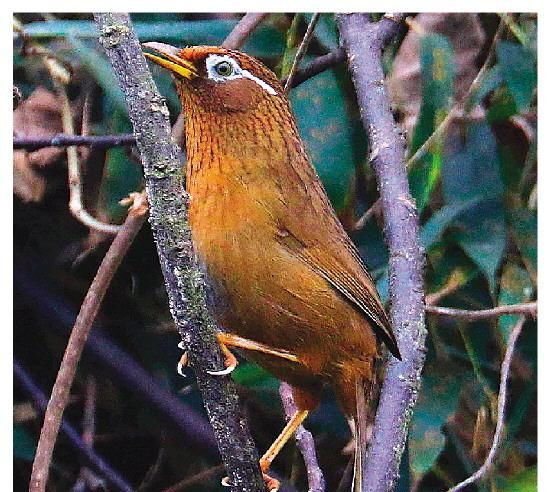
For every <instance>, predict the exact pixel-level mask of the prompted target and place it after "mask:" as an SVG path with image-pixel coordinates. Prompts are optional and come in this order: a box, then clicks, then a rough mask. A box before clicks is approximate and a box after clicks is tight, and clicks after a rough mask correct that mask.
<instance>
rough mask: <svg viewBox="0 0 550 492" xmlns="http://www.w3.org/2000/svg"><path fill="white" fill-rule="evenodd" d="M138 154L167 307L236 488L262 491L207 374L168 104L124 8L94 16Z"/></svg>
mask: <svg viewBox="0 0 550 492" xmlns="http://www.w3.org/2000/svg"><path fill="white" fill-rule="evenodd" d="M94 16H95V19H96V22H97V24H98V26H99V29H100V42H101V44H102V45H103V47H104V48H105V51H106V53H107V56H108V57H109V60H110V62H111V64H112V65H113V69H114V72H115V75H116V77H117V80H118V83H119V85H120V87H121V88H122V91H123V92H124V95H125V97H126V103H127V105H128V113H129V116H130V120H131V121H132V125H133V127H134V133H135V135H136V140H137V145H138V148H139V151H140V153H141V158H142V163H143V168H144V175H145V186H146V190H147V196H148V200H149V206H150V215H149V221H150V224H151V228H152V230H153V234H154V237H155V243H156V246H157V252H158V255H159V260H160V265H161V268H162V272H163V274H164V279H165V283H166V288H167V291H168V297H169V301H170V310H171V313H172V316H173V318H174V321H175V323H176V326H177V328H178V330H179V332H180V334H181V336H182V338H183V340H184V342H185V345H186V347H187V349H188V351H189V356H190V363H191V365H192V366H193V368H194V370H195V373H196V376H197V381H198V384H199V388H200V390H201V392H202V395H203V400H204V404H205V407H206V410H207V413H208V416H209V418H210V422H211V424H212V427H213V429H214V433H215V436H216V440H217V442H218V447H219V450H220V454H221V456H222V459H223V462H224V464H225V466H226V469H227V473H228V475H229V482H230V484H231V489H232V490H233V491H234V492H237V491H244V492H252V491H254V492H256V491H264V490H265V484H264V481H263V478H262V475H261V473H260V469H259V465H258V456H257V453H256V450H255V448H254V444H253V442H252V438H251V437H250V433H249V431H248V427H247V425H246V421H245V419H244V417H243V416H242V413H241V411H240V408H239V405H238V400H237V393H236V389H235V386H234V384H233V383H232V381H231V378H230V377H227V376H226V377H219V376H210V375H209V374H208V373H207V371H208V370H216V369H219V368H220V367H223V358H222V355H221V353H220V350H219V347H218V344H217V343H216V339H215V324H214V321H213V320H212V318H211V316H210V314H209V313H208V310H207V308H206V294H205V290H206V284H205V279H204V276H203V272H202V271H201V269H200V267H199V266H198V264H197V263H196V260H195V257H194V253H193V248H192V242H191V233H190V230H189V224H188V221H187V203H188V195H187V193H186V192H185V189H184V185H183V175H182V162H181V155H180V152H179V150H178V149H177V147H176V146H175V145H174V144H173V142H172V140H171V138H170V125H169V122H168V110H167V108H166V105H165V103H164V100H163V98H162V97H161V96H160V95H159V93H158V91H157V88H156V86H155V84H154V82H153V79H152V78H151V74H150V72H149V69H148V67H147V63H146V61H145V58H144V56H143V53H142V52H141V48H140V45H139V42H138V40H137V38H136V35H135V33H134V31H133V29H132V26H131V23H130V19H129V16H128V15H127V14H110V13H98V14H94Z"/></svg>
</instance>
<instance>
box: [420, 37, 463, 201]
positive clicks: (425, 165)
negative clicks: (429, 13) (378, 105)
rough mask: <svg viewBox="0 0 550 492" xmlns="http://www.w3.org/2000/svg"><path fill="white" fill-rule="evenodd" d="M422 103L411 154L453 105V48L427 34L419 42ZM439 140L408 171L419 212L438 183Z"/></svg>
mask: <svg viewBox="0 0 550 492" xmlns="http://www.w3.org/2000/svg"><path fill="white" fill-rule="evenodd" d="M420 66H421V74H422V104H421V107H420V115H419V118H418V123H417V125H416V127H415V130H414V136H413V139H412V144H411V155H412V154H414V152H416V150H418V148H419V147H420V146H421V145H422V144H423V143H424V142H425V141H426V140H427V139H428V138H429V137H430V135H431V134H432V133H433V131H434V130H435V128H436V127H437V126H438V125H439V123H440V122H441V121H442V120H443V119H444V118H445V116H446V115H447V113H448V111H449V109H450V108H451V105H452V103H453V95H454V77H455V65H454V59H453V49H452V47H451V44H450V43H449V41H448V40H447V39H446V38H445V37H444V36H441V35H440V34H427V35H425V36H422V38H421V39H420ZM442 152H443V140H442V139H440V140H439V141H437V142H435V143H434V145H433V146H432V147H431V148H430V149H429V151H428V153H427V154H426V155H425V156H423V157H422V158H421V159H419V160H418V161H416V162H415V163H414V164H413V166H412V168H411V170H410V172H409V180H410V186H411V193H412V195H413V197H414V198H415V200H416V205H417V207H418V210H419V211H422V210H423V209H424V207H425V206H426V205H427V204H428V202H429V200H430V196H431V194H432V192H433V190H434V188H435V186H436V184H437V183H438V181H439V178H440V174H441V166H442Z"/></svg>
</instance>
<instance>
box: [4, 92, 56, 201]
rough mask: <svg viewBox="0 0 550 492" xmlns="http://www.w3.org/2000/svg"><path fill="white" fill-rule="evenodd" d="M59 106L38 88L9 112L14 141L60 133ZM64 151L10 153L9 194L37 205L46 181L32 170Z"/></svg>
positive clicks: (54, 99) (41, 166) (53, 149)
mask: <svg viewBox="0 0 550 492" xmlns="http://www.w3.org/2000/svg"><path fill="white" fill-rule="evenodd" d="M62 131H63V127H62V124H61V114H60V112H59V102H58V100H57V98H56V96H55V94H54V93H52V92H50V91H48V90H47V89H45V88H44V87H38V88H37V89H36V90H35V91H34V92H33V93H32V94H31V95H30V96H29V98H28V99H26V100H24V101H22V102H21V103H20V104H19V106H18V107H17V109H15V111H14V112H13V133H14V135H17V136H18V137H35V138H39V137H53V136H54V135H56V134H58V133H61V132H62ZM64 152H65V151H64V149H62V148H55V147H48V148H44V149H39V150H36V151H34V152H27V151H26V150H16V151H14V153H13V191H14V193H15V194H16V195H17V196H19V197H20V198H21V199H22V200H23V201H25V202H39V201H41V200H42V198H43V196H44V192H45V190H46V178H45V177H44V176H43V175H42V174H41V173H40V172H38V171H37V169H36V168H43V167H46V166H48V165H51V164H52V163H54V162H55V161H57V160H58V159H59V158H60V157H61V156H62V155H63V154H64Z"/></svg>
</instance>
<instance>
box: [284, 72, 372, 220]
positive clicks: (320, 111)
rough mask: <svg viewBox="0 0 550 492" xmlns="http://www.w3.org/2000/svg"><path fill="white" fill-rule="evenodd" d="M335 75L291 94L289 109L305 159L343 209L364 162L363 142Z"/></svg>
mask: <svg viewBox="0 0 550 492" xmlns="http://www.w3.org/2000/svg"><path fill="white" fill-rule="evenodd" d="M347 98H348V95H347V93H346V91H345V87H344V86H343V84H342V83H341V81H340V80H339V78H338V77H337V72H336V71H334V70H327V71H325V72H323V73H322V74H320V75H318V76H317V77H313V78H312V79H309V80H308V81H306V82H304V83H303V84H301V85H299V86H298V87H297V88H296V89H294V90H293V91H292V92H291V94H290V100H291V103H292V109H293V110H294V114H295V115H296V120H297V124H298V128H299V131H300V135H301V136H302V139H303V140H304V143H305V146H306V149H307V151H308V155H309V157H310V158H311V161H312V163H313V165H314V166H315V168H316V170H317V172H318V174H319V177H320V178H321V181H322V182H323V185H324V186H325V189H326V190H327V193H328V196H329V198H330V200H331V202H332V205H333V206H334V208H335V209H336V210H337V211H338V210H341V209H343V208H344V206H345V204H346V198H347V195H348V193H349V191H350V184H351V182H352V178H353V175H354V173H355V166H356V165H359V164H360V163H361V162H362V160H363V159H364V155H365V153H364V149H365V145H366V142H365V139H364V137H362V138H359V139H358V138H356V135H358V134H360V135H361V133H359V132H361V123H360V120H359V118H358V115H357V114H356V113H355V112H354V111H353V108H350V107H349V103H347V102H346V101H347Z"/></svg>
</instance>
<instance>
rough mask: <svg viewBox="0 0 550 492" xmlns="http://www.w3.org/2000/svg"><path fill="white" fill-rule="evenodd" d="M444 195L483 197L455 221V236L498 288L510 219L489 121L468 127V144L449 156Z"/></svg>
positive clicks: (459, 198) (464, 198)
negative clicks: (508, 219) (498, 273)
mask: <svg viewBox="0 0 550 492" xmlns="http://www.w3.org/2000/svg"><path fill="white" fill-rule="evenodd" d="M442 176H443V195H444V198H445V203H447V204H449V205H451V204H456V203H460V202H464V201H468V200H472V199H474V198H479V197H482V198H484V200H482V201H480V203H478V204H477V205H476V206H475V207H474V208H472V209H471V210H470V212H469V213H468V214H463V215H461V216H460V218H459V219H458V220H457V221H456V222H455V224H454V225H455V230H454V234H453V238H454V240H455V241H456V243H457V244H458V245H459V246H460V247H461V248H462V249H463V250H464V252H465V253H466V254H467V255H468V256H469V257H470V258H472V260H473V261H474V262H475V263H476V264H477V265H478V266H479V268H480V269H481V271H482V272H483V273H484V275H485V277H486V278H487V280H488V282H489V287H490V289H491V291H492V292H494V291H495V289H496V271H497V269H498V266H499V265H500V262H501V259H502V255H503V254H504V249H505V247H506V223H505V217H504V207H503V203H502V194H503V192H504V186H503V184H502V178H501V176H500V163H499V159H498V152H497V145H496V141H495V137H494V135H493V133H492V131H491V129H490V127H489V126H488V125H487V124H486V123H478V124H474V125H471V126H470V127H469V128H468V132H467V135H466V141H465V144H464V147H463V148H462V149H461V150H459V151H458V152H455V153H454V154H452V155H450V156H448V157H447V161H446V165H445V166H444V168H443V173H442Z"/></svg>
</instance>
